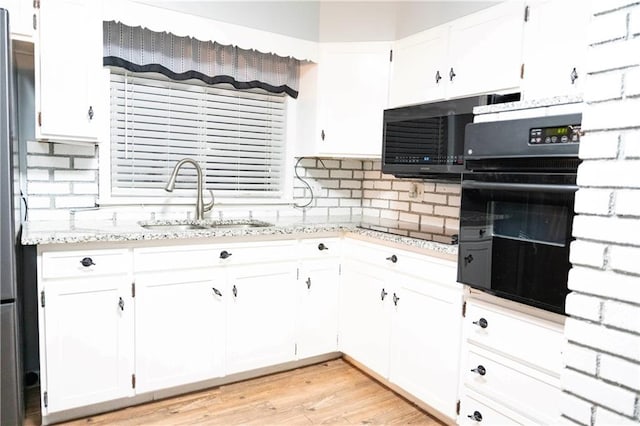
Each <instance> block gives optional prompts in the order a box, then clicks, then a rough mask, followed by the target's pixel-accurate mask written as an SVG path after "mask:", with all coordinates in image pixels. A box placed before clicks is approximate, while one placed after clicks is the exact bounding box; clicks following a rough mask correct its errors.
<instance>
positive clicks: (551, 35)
mask: <svg viewBox="0 0 640 426" xmlns="http://www.w3.org/2000/svg"><path fill="white" fill-rule="evenodd" d="M530 3H531V4H530V5H529V6H528V7H529V11H528V20H527V22H526V23H525V26H524V52H523V54H524V79H523V82H522V86H523V87H522V88H523V98H524V99H538V98H546V97H551V96H558V95H580V94H582V90H583V85H584V80H585V75H586V70H585V57H586V53H587V45H588V37H587V25H588V22H589V7H586V6H585V4H584V2H582V1H580V0H547V1H537V2H530Z"/></svg>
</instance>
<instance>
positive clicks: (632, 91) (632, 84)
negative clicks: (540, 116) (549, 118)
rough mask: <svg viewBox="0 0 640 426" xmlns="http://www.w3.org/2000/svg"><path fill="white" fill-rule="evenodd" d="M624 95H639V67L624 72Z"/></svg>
mask: <svg viewBox="0 0 640 426" xmlns="http://www.w3.org/2000/svg"><path fill="white" fill-rule="evenodd" d="M638 18H640V13H638ZM638 21H639V24H638V25H640V19H638ZM639 29H640V28H639ZM624 95H625V96H638V95H640V67H636V68H632V69H629V70H626V74H625V76H624ZM581 143H582V142H581Z"/></svg>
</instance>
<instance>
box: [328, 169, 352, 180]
mask: <svg viewBox="0 0 640 426" xmlns="http://www.w3.org/2000/svg"><path fill="white" fill-rule="evenodd" d="M329 176H330V177H332V178H344V179H351V178H352V177H353V171H351V170H331V171H330V172H329Z"/></svg>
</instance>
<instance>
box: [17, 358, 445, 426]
mask: <svg viewBox="0 0 640 426" xmlns="http://www.w3.org/2000/svg"><path fill="white" fill-rule="evenodd" d="M36 400H37V398H36ZM37 416H39V412H38V411H37V409H36V410H34V409H33V408H31V409H30V411H29V414H28V418H27V419H26V420H25V423H24V424H25V425H34V424H39V423H40V421H39V420H40V419H39V417H37ZM87 424H91V425H96V426H101V425H118V426H139V425H162V426H166V425H185V426H186V425H240V424H242V425H256V426H265V425H292V426H297V425H301V426H308V425H353V424H378V425H381V424H389V425H393V424H397V425H406V424H412V425H426V426H442V423H440V422H439V421H438V420H436V419H435V418H433V417H431V416H429V415H428V414H427V413H425V412H424V411H422V410H421V409H420V408H418V407H416V406H415V405H413V404H411V403H410V402H408V401H407V400H405V399H403V398H401V397H399V396H398V395H397V394H395V393H393V392H392V391H391V390H389V389H387V388H386V387H385V386H383V385H381V384H380V383H378V382H377V381H375V380H373V379H372V378H370V377H369V376H367V375H366V374H364V373H363V372H361V371H360V370H358V369H356V368H354V367H353V366H352V365H350V364H348V363H347V362H345V361H344V360H342V359H337V360H333V361H328V362H324V363H320V364H316V365H312V366H309V367H304V368H299V369H296V370H292V371H287V372H283V373H277V374H273V375H269V376H265V377H259V378H256V379H252V380H246V381H243V382H239V383H232V384H229V385H223V386H220V387H217V388H212V389H207V390H204V391H199V392H194V393H190V394H186V395H181V396H177V397H174V398H168V399H164V400H160V401H154V402H150V403H147V404H142V405H138V406H135V407H128V408H125V409H122V410H118V411H113V412H110V413H105V414H100V415H96V416H91V417H87V418H84V419H78V420H74V421H71V422H67V423H64V425H67V426H80V425H87Z"/></svg>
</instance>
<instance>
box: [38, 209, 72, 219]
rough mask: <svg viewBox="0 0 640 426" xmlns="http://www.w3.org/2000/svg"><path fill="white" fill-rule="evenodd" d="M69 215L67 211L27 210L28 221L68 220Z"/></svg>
mask: <svg viewBox="0 0 640 426" xmlns="http://www.w3.org/2000/svg"><path fill="white" fill-rule="evenodd" d="M69 218H70V214H69V210H67V209H34V210H29V220H30V221H41V220H69Z"/></svg>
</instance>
